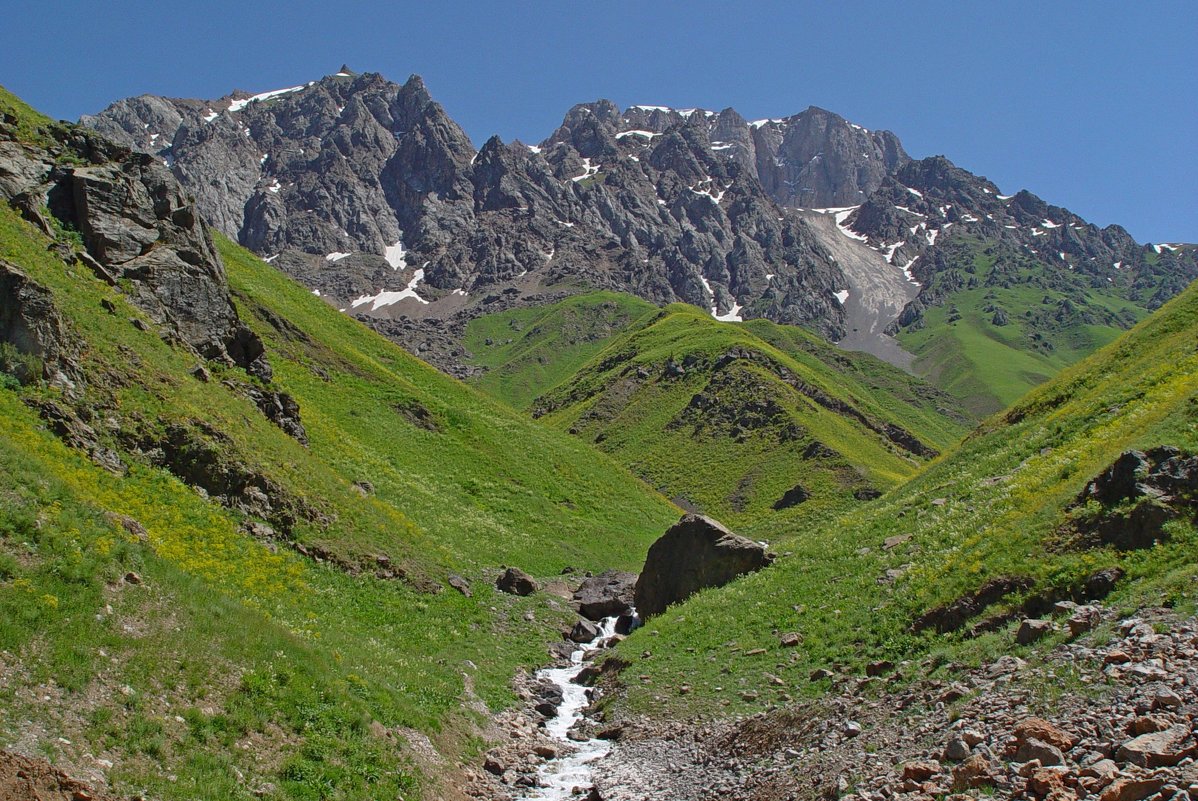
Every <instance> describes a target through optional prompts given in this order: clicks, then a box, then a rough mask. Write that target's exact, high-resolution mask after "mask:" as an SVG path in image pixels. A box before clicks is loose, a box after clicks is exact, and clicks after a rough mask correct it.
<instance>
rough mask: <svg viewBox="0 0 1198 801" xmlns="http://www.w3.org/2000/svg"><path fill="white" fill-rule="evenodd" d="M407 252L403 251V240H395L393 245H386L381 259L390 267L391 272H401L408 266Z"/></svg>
mask: <svg viewBox="0 0 1198 801" xmlns="http://www.w3.org/2000/svg"><path fill="white" fill-rule="evenodd" d="M407 256H408V252H407V251H406V250H404V246H403V240H402V239H397V240H395V244H394V245H388V246H387V247H386V248H385V249H384V250H383V258H384V259H386V260H387V263H388V264H390V265H391V269H392V270H402V269H404V268H406V267H407V266H408V262H407Z"/></svg>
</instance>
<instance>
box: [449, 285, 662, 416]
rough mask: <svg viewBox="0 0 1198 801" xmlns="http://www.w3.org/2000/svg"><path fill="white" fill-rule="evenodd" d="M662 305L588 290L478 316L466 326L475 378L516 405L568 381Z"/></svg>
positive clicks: (524, 405) (525, 404) (488, 390)
mask: <svg viewBox="0 0 1198 801" xmlns="http://www.w3.org/2000/svg"><path fill="white" fill-rule="evenodd" d="M656 309H657V307H656V306H654V305H653V304H651V303H649V302H648V301H644V300H641V299H640V298H638V297H636V296H634V295H626V294H623V293H620V292H588V293H585V294H582V295H575V296H573V297H569V298H566V299H565V300H562V301H559V302H557V303H551V304H546V305H544V306H536V307H533V308H526V309H511V310H509V311H504V312H498V313H496V314H488V315H484V316H482V317H476V318H474V319H473V320H471V321H470V323H469V324H468V325H467V326H466V336H465V345H466V349H467V350H468V351H469V352H470V353H471V354H473V359H472V361H471V364H475V365H478V366H480V367H483V368H485V369H486V372H485V373H484V374H483V375H482V376H481V377H480V378H479V379H477V380H476V381H474V382H473V383H474V384H475V385H476V386H477V387H478V388H479V389H481V390H483V391H484V392H486V393H487V394H489V395H492V396H494V397H496V398H499V399H500V400H502V401H504V402H505V403H507V404H509V405H510V406H513V407H514V408H517V409H526V408H528V406H529V405H531V404H532V402H533V400H534V399H536V397H537V396H538V395H541V394H543V393H544V392H546V391H548V390H550V389H552V388H553V387H556V386H557V385H558V384H561V383H562V382H563V381H566V380H568V379H569V378H570V376H572V375H573V374H574V373H575V372H576V371H577V370H579V369H580V368H581V367H582V366H583V365H585V364H586V363H587V362H588V361H590V360H591V359H592V358H593V357H594V356H595V355H596V354H598V353H599V352H600V351H601V350H603V348H604V347H606V346H607V344H608V343H609V342H610V341H611V340H612V339H613V338H615V337H617V336H619V335H620V334H622V333H624V331H625V330H627V329H628V328H629V327H630V326H632V325H634V324H635V323H636V321H637V320H639V319H642V318H644V317H645V316H646V315H649V314H652V313H653V312H654V311H656Z"/></svg>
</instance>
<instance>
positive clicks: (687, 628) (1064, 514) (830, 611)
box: [622, 285, 1198, 714]
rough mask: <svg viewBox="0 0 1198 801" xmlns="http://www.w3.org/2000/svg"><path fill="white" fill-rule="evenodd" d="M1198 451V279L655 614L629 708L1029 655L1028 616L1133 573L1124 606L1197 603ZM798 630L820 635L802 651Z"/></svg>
mask: <svg viewBox="0 0 1198 801" xmlns="http://www.w3.org/2000/svg"><path fill="white" fill-rule="evenodd" d="M1166 446H1167V447H1172V448H1176V449H1179V450H1180V454H1178V455H1176V457H1175V460H1174V461H1173V462H1168V460H1167V457H1168V456H1169V455H1170V453H1171V452H1168V451H1155V450H1154V449H1157V448H1162V447H1166ZM1131 449H1139V450H1142V451H1146V452H1147V453H1148V456H1149V458H1148V461H1149V463H1150V465H1149V467H1150V469H1149V467H1142V468H1141V470H1140V471H1139V472H1134V473H1133V472H1132V471H1131V469H1130V467H1128V465H1130V466H1131V467H1135V461H1134V460H1132V461H1127V460H1125V461H1123V462H1121V464H1122V465H1123V466H1124V470H1123V478H1122V479H1115V478H1110V477H1108V479H1106V480H1103V481H1099V482H1097V484H1096V487H1095V489H1093V490H1089V491H1087V486H1089V485H1090V484H1091V483H1092V482H1095V479H1096V477H1098V476H1100V475H1101V474H1103V473H1104V472H1105V471H1107V468H1108V467H1110V466H1112V465H1113V464H1114V463H1115V462H1116V460H1118V459H1119V458H1120V456H1121V454H1123V453H1124V452H1125V451H1128V450H1131ZM1195 453H1198V285H1195V286H1191V287H1190V288H1189V289H1187V290H1186V291H1185V292H1183V294H1181V295H1180V296H1179V297H1177V298H1176V299H1175V300H1173V301H1171V302H1169V303H1168V304H1166V305H1165V306H1164V307H1163V308H1162V309H1161V310H1160V311H1159V312H1158V313H1156V314H1154V315H1153V316H1151V317H1150V318H1149V319H1147V320H1146V321H1145V322H1144V323H1142V324H1140V325H1139V326H1138V327H1136V328H1135V329H1133V330H1132V331H1131V332H1129V333H1128V334H1126V335H1125V336H1123V337H1121V338H1120V339H1118V340H1117V341H1115V342H1114V343H1112V344H1110V345H1108V346H1106V347H1105V348H1103V349H1101V350H1100V351H1098V352H1097V353H1096V354H1094V355H1093V356H1091V357H1090V358H1088V359H1086V360H1084V361H1082V362H1081V363H1079V364H1077V365H1075V366H1073V367H1071V368H1068V369H1066V370H1065V371H1064V372H1062V373H1061V374H1060V375H1059V376H1058V377H1057V378H1055V379H1054V380H1052V381H1050V382H1048V383H1047V384H1045V385H1044V386H1042V387H1040V388H1039V389H1037V390H1035V391H1033V392H1032V393H1030V394H1029V395H1028V396H1026V397H1025V398H1024V399H1022V400H1021V401H1020V402H1019V403H1018V404H1016V405H1015V406H1013V407H1012V408H1010V409H1009V410H1008V411H1006V412H1005V413H1003V414H1000V415H997V416H995V417H992V418H991V419H989V420H988V421H987V422H986V423H984V424H983V425H982V426H981V427H980V428H979V429H978V430H977V431H975V432H974V433H973V434H971V435H970V436H969V437H968V438H967V439H966V440H965V441H964V442H963V443H962V444H961V445H960V446H959V447H957V448H955V449H954V450H952V451H951V452H949V453H948V454H946V455H945V456H944V457H942V458H941V459H939V460H938V461H936V462H935V463H933V464H932V465H931V466H929V467H928V468H927V469H926V470H924V471H923V472H922V473H920V474H919V475H918V476H916V477H915V478H914V479H912V480H911V481H909V482H907V483H905V484H903V485H901V486H900V487H898V488H897V489H895V490H893V491H892V492H890V493H889V494H887V495H886V496H884V497H883V498H882V499H880V500H879V501H878V502H876V503H873V504H870V505H868V506H865V507H863V508H861V509H859V510H857V511H854V512H851V513H849V514H846V515H844V516H842V517H840V518H838V519H836V520H835V521H833V522H831V523H817V524H816V525H803V522H804V521H802V520H798V521H796V524H795V525H794V526H793V527H792V528H791V529H790V531H789V534H790V538H789V539H788V540H787V543H786V551H787V553H786V554H785V555H784V557H783V558H782V559H780V560H779V561H778V562H776V563H775V565H774V566H772V567H771V568H768V569H767V570H765V571H762V572H761V573H758V574H755V575H753V576H751V577H748V578H745V579H743V580H741V581H738V582H736V583H734V584H732V585H730V586H728V587H725V588H723V589H721V590H716V591H707V592H705V593H702V594H700V595H698V596H695V597H694V598H692V599H691V600H690V601H688V602H686V603H684V604H682V605H679V606H677V607H674V608H673V609H671V610H669V611H668V612H666V613H665V614H663V615H662V616H660V617H659V618H655V619H653V620H651V621H650V622H649V623H648V626H647V628H646V629H644V630H641V631H638V632H636V633H634V635H633V637H632V638H631V639H630V641H629V642H628V643H627V644H626V646H625V647H623V649H622V650H623V651H624V653H623V654H622V658H624V659H626V660H628V661H630V662H632V664H631V666H629V667H628V668H627V669H626V670H625V673H624V675H626V676H642V677H644V678H643V681H630V682H628V685H629V686H628V689H627V696H626V702H627V703H628V704H629V705H630V706H631V707H632V708H634V709H644V708H648V707H650V706H652V707H654V708H660V707H661V705H662V703H663V702H664V703H666V704H668V705H669V706H671V707H672V708H673V709H674V710H676V711H679V710H685V709H693V708H695V707H700V708H704V709H707V710H711V709H724V712H723V714H728V713H730V712H731V713H736V712H739V711H743V710H744V709H745V707H746V706H750V707H751V706H761V705H765V704H769V703H772V702H775V701H777V700H778V698H779V697H781V695H783V694H796V693H797V694H814V693H819V692H822V691H823V690H824V688H825V687H826V686H827V680H825V679H820V678H818V675H817V677H815V678H813V677H812V673H813V672H814V671H816V670H823V669H827V670H829V671H831V672H832V673H833V674H835V675H843V674H849V675H857V676H863V675H864V672H865V671H864V669H865V666H866V665H867V664H868V663H869V662H871V661H874V660H889V661H891V662H894V663H898V664H899V665H900V667H899V672H900V673H901V674H904V675H909V676H910V675H916V674H920V673H923V672H924V671H926V670H928V669H930V668H935V667H936V666H938V665H942V664H945V663H949V662H967V663H968V662H974V663H976V662H978V661H980V660H982V659H986V658H993V657H994V656H996V655H998V654H1001V653H1007V652H1010V651H1012V650H1014V651H1015V652H1016V653H1019V652H1020V651H1019V649H1017V648H1016V647H1015V644H1014V635H1013V628H1014V626H1015V625H1017V621H1018V619H1020V618H1021V617H1023V616H1025V615H1027V614H1029V613H1030V614H1041V613H1043V612H1044V611H1046V610H1047V609H1050V608H1051V602H1053V601H1055V600H1060V599H1068V598H1074V599H1080V598H1086V597H1093V596H1095V595H1101V594H1102V593H1103V592H1105V591H1106V590H1107V589H1109V583H1110V582H1109V579H1112V578H1114V577H1116V576H1118V572H1110V571H1109V569H1117V570H1118V571H1122V572H1123V573H1124V574H1125V575H1124V576H1123V577H1122V578H1121V579H1119V580H1118V581H1117V582H1116V583H1115V584H1114V591H1113V593H1111V595H1110V596H1109V597H1108V598H1107V599H1106V602H1107V603H1109V604H1115V605H1126V606H1127V607H1128V608H1135V606H1136V605H1138V604H1141V603H1148V604H1150V605H1162V604H1163V605H1167V606H1178V607H1180V608H1182V609H1191V610H1192V608H1193V605H1194V599H1195V589H1194V587H1195V584H1194V581H1195V579H1196V578H1198V548H1196V546H1198V528H1196V521H1195V508H1196V507H1198V493H1195V491H1194V489H1195V488H1194V483H1195V479H1196V474H1195V471H1196V470H1198V460H1196V458H1195V456H1194V454H1195ZM1187 464H1188V466H1186V465H1187ZM1113 475H1114V476H1118V475H1120V471H1118V470H1116V471H1114V473H1113ZM1135 482H1139V483H1140V484H1141V485H1146V486H1147V488H1146V489H1134V490H1133V489H1131V487H1132V485H1133V484H1134V483H1135ZM1187 483H1188V488H1187ZM1118 486H1123V487H1125V488H1127V492H1126V493H1125V494H1120V493H1119V492H1117V491H1115V490H1113V489H1112V488H1113V487H1118ZM1104 487H1105V489H1104ZM1158 496H1164V497H1163V498H1161V497H1158ZM1103 571H1108V572H1105V573H1104V572H1103ZM1103 576H1105V577H1106V579H1105V580H1104V578H1103ZM786 632H797V633H798V634H799V635H800V636H801V638H802V642H801V644H800V645H799V646H798V647H795V648H789V649H784V648H783V647H782V646H781V644H780V638H779V635H780V634H781V633H786ZM1063 636H1065V635H1064V634H1058V635H1054V638H1059V637H1063ZM1049 641H1050V642H1052V641H1054V639H1050V640H1049ZM638 655H640V656H638ZM928 656H930V657H931V659H930V661H929V660H927V659H925V657H928ZM904 660H923V661H921V662H920V664H918V665H915V664H910V665H907V663H905V662H904ZM771 677H776V678H777V679H778V681H775V680H774V678H771ZM683 684H686V685H688V689H689V693H688V694H686V695H682V694H681V693H680V692H679V690H678V688H679V687H680V686H681V685H683ZM747 691H751V692H752V693H753V695H748V696H742V694H744V693H746V692H747ZM743 697H750V698H754V700H753V701H752V702H746V701H744V700H743Z"/></svg>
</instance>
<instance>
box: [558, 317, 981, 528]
mask: <svg viewBox="0 0 1198 801" xmlns="http://www.w3.org/2000/svg"><path fill="white" fill-rule="evenodd" d="M786 329H787V327H784V326H774V325H772V324H769V323H754V324H745V325H738V324H727V323H720V322H717V321H715V320H713V319H712V318H711V316H710V315H708V314H705V313H704V312H703V311H702V310H699V309H696V308H694V307H691V306H687V305H683V304H676V305H673V306H670V307H668V308H667V309H665V310H662V311H659V312H657V313H655V314H653V315H651V316H649V317H646V318H641V319H640V320H639V321H638V322H637V323H636V325H634V326H633V327H632V328H631V329H630V330H629V331H627V332H626V333H625V334H623V335H622V336H620V337H617V338H615V339H613V340H612V341H611V343H610V344H609V345H608V347H607V348H606V349H604V350H603V351H602V352H601V353H599V354H598V355H597V356H596V357H595V358H594V359H593V360H592V361H591V362H590V363H589V364H588V365H587V366H585V367H584V368H583V369H581V370H579V371H578V372H577V373H576V374H575V375H574V376H573V378H571V379H570V380H569V381H567V382H565V383H563V384H561V385H559V386H558V387H557V388H556V389H554V390H552V391H550V392H548V393H547V394H545V395H543V396H542V397H541V398H539V399H538V400H537V401H536V402H535V403H534V413H537V414H542V415H543V419H545V420H546V421H548V422H550V423H551V424H552V425H554V426H557V427H559V428H561V429H563V430H568V431H571V432H574V433H576V434H578V435H579V436H580V437H582V438H583V439H584V440H586V441H588V442H594V443H595V444H596V445H597V446H598V447H599V448H601V449H602V450H604V451H606V452H608V453H610V454H612V455H613V456H615V457H616V459H617V460H618V461H620V462H621V463H623V464H625V465H628V466H629V467H630V468H631V469H632V470H633V472H635V473H636V474H637V475H640V476H642V477H643V478H644V479H645V480H646V481H647V482H649V483H650V484H652V485H653V486H655V487H657V488H659V489H660V490H661V491H662V492H663V493H665V494H666V495H668V496H670V497H676V498H677V499H678V500H679V502H685V503H688V504H691V505H694V506H696V507H698V508H700V509H702V510H703V511H704V512H706V513H708V514H711V515H713V516H715V517H717V518H719V519H721V520H723V521H725V522H726V523H728V524H730V525H733V526H740V527H745V526H757V525H760V527H761V528H760V532H761V536H770V535H771V532H772V531H774V530H776V529H777V528H778V527H779V525H780V524H781V523H782V522H784V521H786V520H790V519H792V518H795V517H796V516H811V515H822V514H827V513H829V512H830V511H833V510H840V509H843V508H844V507H845V506H846V505H850V504H853V503H859V502H860V501H858V500H856V499H855V498H854V495H853V494H854V492H857V491H862V490H870V489H886V488H889V487H891V486H893V485H894V484H896V483H898V482H899V481H901V480H902V479H905V478H907V477H908V476H910V475H912V474H913V473H914V472H915V470H916V469H917V467H918V466H919V464H920V463H921V462H922V461H923V457H921V456H920V455H919V454H918V453H917V452H913V451H912V450H911V449H909V448H905V447H903V446H902V445H900V444H897V443H896V442H895V441H892V439H888V438H887V437H886V436H884V435H883V434H882V433H881V431H882V429H883V427H884V426H885V425H888V424H890V425H897V426H898V427H900V428H902V429H904V430H906V431H908V432H910V433H911V434H912V435H914V436H915V437H916V438H918V439H919V440H920V441H921V442H923V443H924V444H926V445H927V446H929V447H931V448H934V449H940V448H943V447H945V446H947V445H949V444H951V443H952V442H953V441H955V439H956V438H957V437H959V436H960V434H961V433H962V432H963V427H962V426H961V424H960V422H957V421H955V420H953V419H950V417H948V416H946V415H945V414H944V413H942V411H937V409H938V408H941V409H942V408H943V407H944V406H946V405H947V406H953V405H954V404H953V402H952V401H951V399H949V398H947V397H946V396H944V395H943V394H942V393H938V392H936V391H934V390H931V389H930V388H926V387H922V388H921V387H920V386H919V382H918V381H917V380H915V379H913V378H911V377H909V376H905V375H903V374H902V373H900V372H899V371H898V370H895V369H894V368H890V367H888V366H886V365H883V364H882V363H881V362H878V361H877V360H875V359H872V358H871V357H868V356H864V355H860V354H852V355H850V354H841V353H839V352H836V351H835V349H833V348H831V347H828V346H826V345H824V346H821V345H818V344H816V339H815V337H814V336H812V335H809V334H806V333H805V332H801V331H799V330H798V329H794V330H791V331H787V330H786ZM755 332H761V333H762V334H764V336H758V335H757V334H756V333H755ZM767 337H772V338H773V341H775V342H776V343H777V345H775V344H771V343H770V342H769V341H767ZM813 353H814V354H818V355H812V354H813ZM821 359H827V361H822V360H821ZM958 419H960V418H958ZM871 427H872V430H871ZM799 484H801V485H802V486H803V488H804V489H805V490H806V491H807V492H808V493H809V494H810V498H809V499H808V500H806V501H804V502H802V503H799V504H797V505H794V506H789V507H787V508H783V509H775V508H774V506H775V504H776V503H777V502H778V501H779V500H780V499H781V498H782V497H783V496H784V494H786V493H787V491H788V490H791V489H792V488H794V487H795V486H796V485H799Z"/></svg>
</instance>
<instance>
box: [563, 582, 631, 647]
mask: <svg viewBox="0 0 1198 801" xmlns="http://www.w3.org/2000/svg"><path fill="white" fill-rule="evenodd" d="M635 586H636V574H635V573H626V572H624V571H621V570H607V571H604V572H603V573H600V574H599V575H598V576H591V577H589V578H586V579H583V582H582V584H580V585H579V587H578V589H577V590H575V591H574V602H575V603H577V604H578V614H580V615H582V616H583V617H585V618H588V619H589V620H596V621H598V620H602V619H603V618H605V617H613V616H615V615H622V614H624V613H625V612H627V611H628V610H629V609H631V608H632V592H633V588H634V587H635ZM588 642H589V641H588Z"/></svg>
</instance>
